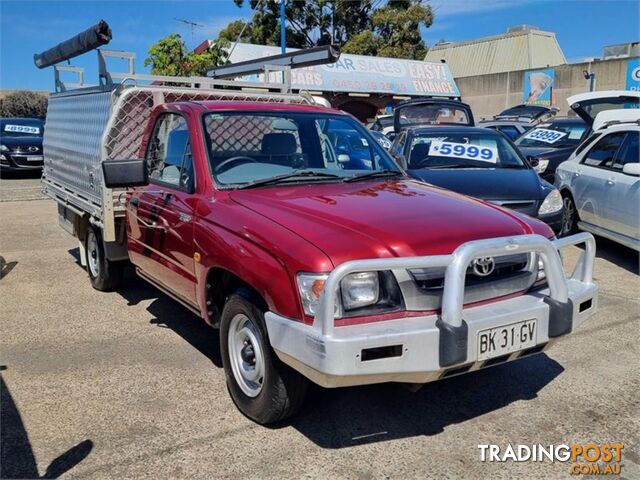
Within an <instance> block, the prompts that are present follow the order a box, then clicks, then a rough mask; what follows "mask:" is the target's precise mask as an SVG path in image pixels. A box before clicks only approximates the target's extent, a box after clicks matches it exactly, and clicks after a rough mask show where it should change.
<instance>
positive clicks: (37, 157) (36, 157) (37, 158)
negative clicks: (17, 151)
mask: <svg viewBox="0 0 640 480" xmlns="http://www.w3.org/2000/svg"><path fill="white" fill-rule="evenodd" d="M43 160H44V157H43V156H42V155H28V156H27V162H41V161H43Z"/></svg>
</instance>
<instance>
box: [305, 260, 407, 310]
mask: <svg viewBox="0 0 640 480" xmlns="http://www.w3.org/2000/svg"><path fill="white" fill-rule="evenodd" d="M327 277H328V275H327V274H322V273H299V274H298V291H299V292H300V299H301V300H302V306H303V308H304V313H305V314H306V315H309V316H311V317H313V316H315V315H316V314H317V313H318V302H319V300H320V295H321V294H322V291H323V290H324V286H325V282H326V281H327ZM365 307H370V308H371V309H372V310H370V309H367V314H371V313H384V312H392V311H397V310H399V309H401V308H403V300H402V294H401V293H400V288H399V286H398V282H397V281H396V279H395V277H394V276H393V274H392V273H391V272H390V271H383V272H358V273H352V274H350V275H347V276H346V277H344V278H343V279H342V280H341V282H340V289H339V291H337V292H336V305H335V316H336V318H340V317H345V316H346V317H348V316H352V315H357V314H359V313H361V312H362V310H360V309H362V308H365Z"/></svg>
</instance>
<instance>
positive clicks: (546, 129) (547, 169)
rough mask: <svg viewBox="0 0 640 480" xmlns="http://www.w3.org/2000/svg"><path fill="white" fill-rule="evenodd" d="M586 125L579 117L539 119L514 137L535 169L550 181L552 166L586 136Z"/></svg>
mask: <svg viewBox="0 0 640 480" xmlns="http://www.w3.org/2000/svg"><path fill="white" fill-rule="evenodd" d="M589 132H590V129H589V125H587V124H586V123H585V122H584V120H582V119H581V118H579V117H571V118H570V117H556V118H554V119H553V120H551V121H550V122H543V123H539V124H538V125H536V126H535V128H533V129H531V130H529V131H528V132H526V133H525V134H523V135H521V136H520V137H518V138H517V139H516V140H515V144H516V145H517V146H518V148H519V149H520V151H521V152H522V153H523V154H524V155H525V156H526V157H530V158H531V159H535V160H532V162H531V163H533V164H535V169H536V171H537V172H538V173H539V174H540V176H541V177H542V178H544V179H545V180H546V181H548V182H549V183H554V181H555V173H556V168H558V165H560V164H561V163H562V162H564V161H565V160H566V159H567V158H569V156H570V155H571V154H572V153H573V151H574V150H575V149H576V147H577V146H578V145H579V144H580V142H582V141H583V140H584V139H585V138H587V137H588V136H589Z"/></svg>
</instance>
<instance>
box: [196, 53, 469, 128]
mask: <svg viewBox="0 0 640 480" xmlns="http://www.w3.org/2000/svg"><path fill="white" fill-rule="evenodd" d="M210 45H211V42H210V41H205V42H203V43H202V44H200V45H199V46H198V47H197V48H196V52H198V51H203V50H205V49H207V48H209V46H210ZM295 50H296V49H287V52H293V51H295ZM279 53H280V48H279V47H272V46H264V45H253V44H248V43H238V44H236V45H235V46H234V47H233V49H232V52H231V55H230V57H229V60H230V62H231V63H238V62H244V61H247V60H255V59H257V58H262V57H268V56H273V55H278V54H279ZM274 75H279V74H278V73H274ZM248 78H249V79H251V78H253V79H254V80H256V81H259V80H260V79H261V75H253V76H250V77H248ZM291 86H292V88H293V90H294V91H301V90H306V91H308V92H309V93H310V94H312V95H315V96H322V97H323V98H326V99H327V100H328V101H329V102H330V103H331V105H332V106H333V107H335V108H339V109H341V110H344V111H346V112H349V113H351V114H353V115H354V116H355V117H356V118H358V119H360V120H361V121H365V120H368V119H371V118H373V117H375V115H376V114H377V113H379V112H381V111H385V110H388V109H390V108H392V107H393V105H395V104H396V103H397V102H399V101H401V100H405V99H408V98H412V97H424V96H436V97H446V98H455V97H459V96H460V92H459V90H458V87H457V85H456V82H455V81H454V79H453V76H452V74H451V70H450V69H449V66H448V65H447V64H446V63H442V62H440V61H437V62H426V61H416V60H404V59H397V58H384V57H369V56H364V55H350V54H342V55H340V59H339V60H338V61H337V62H335V63H330V64H326V65H316V66H313V67H305V68H298V69H293V70H291Z"/></svg>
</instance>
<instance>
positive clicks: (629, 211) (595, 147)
mask: <svg viewBox="0 0 640 480" xmlns="http://www.w3.org/2000/svg"><path fill="white" fill-rule="evenodd" d="M639 100H640V92H631V91H608V92H591V93H584V94H579V95H574V96H572V97H569V98H568V99H567V101H568V102H569V105H571V108H572V109H573V110H575V111H576V113H578V115H580V116H581V117H582V118H583V119H584V120H585V121H587V122H588V123H589V124H591V125H592V126H593V133H592V135H591V136H590V137H589V138H588V139H587V140H585V141H584V142H583V143H582V144H581V145H580V146H579V147H578V148H577V149H576V151H575V152H574V153H573V154H572V156H571V157H570V158H569V160H567V161H566V162H564V163H562V164H560V166H559V167H558V169H557V171H556V182H555V184H556V187H557V188H558V189H559V190H560V193H561V194H562V197H563V203H564V217H563V223H562V229H561V232H560V235H568V234H570V233H572V232H574V231H575V230H577V229H578V228H579V229H581V230H586V231H588V232H591V233H593V234H596V235H600V236H603V237H606V238H609V239H611V240H614V241H616V242H618V243H621V244H623V245H626V246H628V247H630V248H633V249H635V250H638V251H640V163H639V162H640V153H639V151H638V142H639V138H640V108H639ZM620 107H623V108H620Z"/></svg>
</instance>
